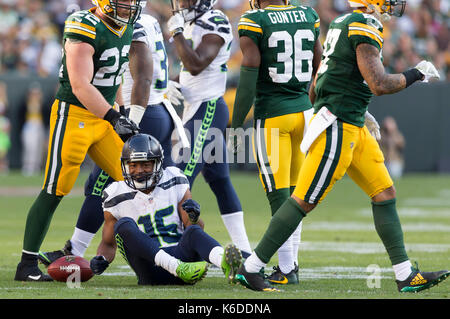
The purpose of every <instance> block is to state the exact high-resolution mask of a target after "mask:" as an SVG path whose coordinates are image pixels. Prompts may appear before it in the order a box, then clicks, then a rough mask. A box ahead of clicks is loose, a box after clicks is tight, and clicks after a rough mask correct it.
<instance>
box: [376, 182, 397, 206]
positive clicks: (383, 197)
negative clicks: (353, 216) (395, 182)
mask: <svg viewBox="0 0 450 319" xmlns="http://www.w3.org/2000/svg"><path fill="white" fill-rule="evenodd" d="M396 196H397V191H396V190H395V187H394V186H391V187H389V188H386V189H385V190H384V191H382V192H381V193H378V194H377V195H375V196H373V197H372V201H373V202H384V201H387V200H390V199H394V198H396Z"/></svg>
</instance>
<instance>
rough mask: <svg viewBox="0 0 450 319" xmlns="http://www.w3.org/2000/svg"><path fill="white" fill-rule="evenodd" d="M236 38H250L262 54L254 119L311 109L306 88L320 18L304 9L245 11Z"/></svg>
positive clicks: (271, 7)
mask: <svg viewBox="0 0 450 319" xmlns="http://www.w3.org/2000/svg"><path fill="white" fill-rule="evenodd" d="M238 32H239V36H240V37H242V36H246V37H249V38H250V39H252V40H253V41H254V42H255V43H256V45H257V46H258V48H259V51H260V53H261V64H260V67H259V74H258V81H257V83H256V100H255V109H254V117H255V119H265V118H271V117H276V116H281V115H285V114H290V113H297V112H302V111H305V110H307V109H310V108H311V107H312V106H311V102H310V100H309V97H308V85H309V82H310V80H311V75H312V59H313V56H314V44H315V42H316V40H317V38H318V37H319V33H320V19H319V16H318V15H317V13H316V12H315V11H314V9H312V8H310V7H304V6H298V7H297V6H292V5H287V6H275V5H271V6H268V7H266V8H265V9H260V10H252V11H247V12H246V13H245V14H244V15H242V17H241V20H240V21H239V27H238Z"/></svg>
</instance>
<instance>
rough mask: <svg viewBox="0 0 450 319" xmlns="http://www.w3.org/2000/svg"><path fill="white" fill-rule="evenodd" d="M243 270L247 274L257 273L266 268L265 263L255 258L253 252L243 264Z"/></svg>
mask: <svg viewBox="0 0 450 319" xmlns="http://www.w3.org/2000/svg"><path fill="white" fill-rule="evenodd" d="M244 267H245V270H246V271H247V272H253V273H254V272H259V271H260V270H261V268H264V267H266V263H264V262H263V261H261V259H259V258H258V256H256V253H255V252H253V253H252V254H251V255H250V256H249V257H248V258H247V259H246V260H245V263H244Z"/></svg>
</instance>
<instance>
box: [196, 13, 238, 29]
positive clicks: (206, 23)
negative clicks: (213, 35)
mask: <svg viewBox="0 0 450 319" xmlns="http://www.w3.org/2000/svg"><path fill="white" fill-rule="evenodd" d="M195 24H196V25H198V26H199V27H201V28H203V29H206V30H209V31H216V32H218V33H226V34H230V33H231V25H230V21H229V20H228V17H227V16H226V15H225V14H224V13H223V12H222V11H220V10H211V11H208V12H206V13H205V14H204V15H202V16H201V17H200V18H198V19H197V20H196V21H195Z"/></svg>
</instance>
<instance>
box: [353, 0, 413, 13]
mask: <svg viewBox="0 0 450 319" xmlns="http://www.w3.org/2000/svg"><path fill="white" fill-rule="evenodd" d="M348 3H349V5H350V7H354V8H359V7H366V8H369V9H372V10H374V11H375V12H377V13H379V14H384V13H387V14H389V15H393V16H396V17H401V16H402V15H403V12H405V8H406V0H348Z"/></svg>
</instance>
